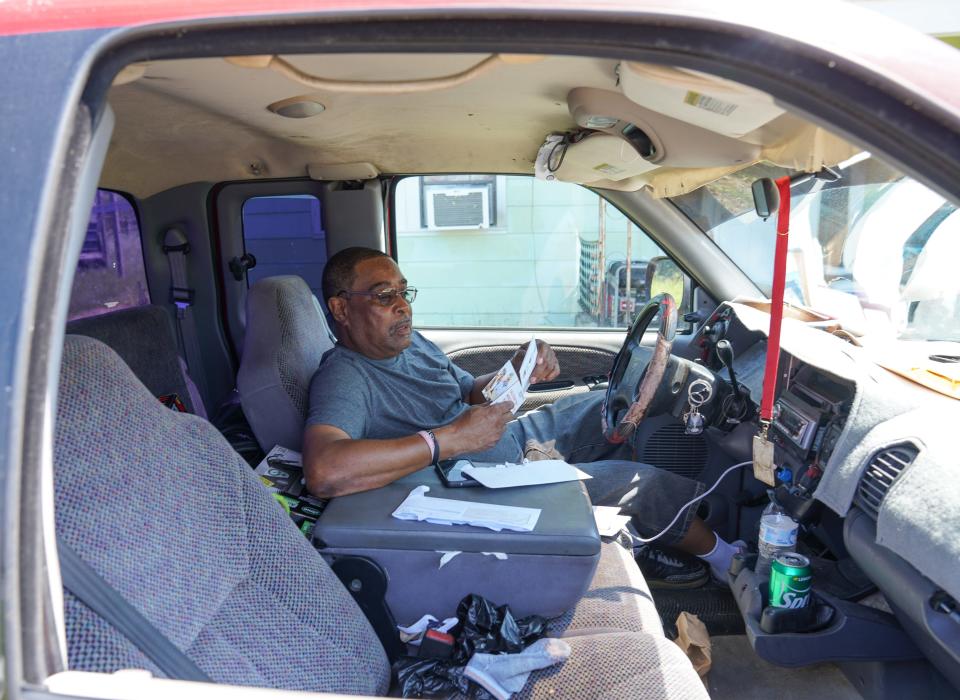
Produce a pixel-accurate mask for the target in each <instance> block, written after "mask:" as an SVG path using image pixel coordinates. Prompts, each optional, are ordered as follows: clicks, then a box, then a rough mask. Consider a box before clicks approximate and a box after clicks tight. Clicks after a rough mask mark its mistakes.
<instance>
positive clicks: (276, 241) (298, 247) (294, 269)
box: [243, 194, 327, 299]
mask: <svg viewBox="0 0 960 700" xmlns="http://www.w3.org/2000/svg"><path fill="white" fill-rule="evenodd" d="M243 244H244V247H245V248H246V251H247V252H248V253H250V254H251V255H253V256H254V257H255V258H256V259H257V265H256V267H254V268H253V269H252V270H250V271H249V272H248V273H247V284H248V285H251V284H253V283H254V282H256V281H257V280H259V279H261V278H263V277H272V276H274V275H299V276H300V277H303V279H305V280H306V281H307V284H308V285H309V286H310V288H311V289H312V290H313V293H314V294H316V295H317V298H318V299H319V298H322V294H321V292H320V280H321V277H322V275H323V267H324V265H326V264H327V237H326V233H325V232H324V230H323V224H322V222H321V217H320V200H319V199H317V198H316V197H314V196H313V195H309V194H305V195H283V196H275V197H252V198H250V199H248V200H247V201H246V202H244V203H243Z"/></svg>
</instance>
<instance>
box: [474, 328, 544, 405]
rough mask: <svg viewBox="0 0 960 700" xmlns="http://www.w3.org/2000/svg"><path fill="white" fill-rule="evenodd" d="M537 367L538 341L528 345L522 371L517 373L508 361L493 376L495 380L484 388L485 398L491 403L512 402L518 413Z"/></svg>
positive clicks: (521, 366)
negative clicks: (531, 376) (534, 369)
mask: <svg viewBox="0 0 960 700" xmlns="http://www.w3.org/2000/svg"><path fill="white" fill-rule="evenodd" d="M536 365H537V341H536V340H531V341H530V342H529V343H527V351H526V352H525V353H524V355H523V362H521V363H520V371H519V372H517V371H516V370H515V369H514V368H513V363H512V362H511V361H510V360H507V361H506V363H505V364H504V365H503V367H501V368H500V370H499V371H498V372H497V373H496V374H495V375H493V379H491V380H490V381H489V382H488V383H487V385H486V386H485V387H483V396H484V398H486V399H487V401H490V402H491V403H500V402H501V401H510V402H512V403H513V409H512V411H513V412H514V413H516V412H517V411H519V410H520V406H522V405H523V399H524V396H525V395H526V393H527V387H528V386H530V375H532V374H533V368H534V367H536Z"/></svg>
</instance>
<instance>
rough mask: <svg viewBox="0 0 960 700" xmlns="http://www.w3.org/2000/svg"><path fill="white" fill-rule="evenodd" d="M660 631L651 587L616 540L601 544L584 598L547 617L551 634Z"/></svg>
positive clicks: (661, 630) (661, 629) (570, 634)
mask: <svg viewBox="0 0 960 700" xmlns="http://www.w3.org/2000/svg"><path fill="white" fill-rule="evenodd" d="M610 630H619V631H624V632H650V633H652V634H660V635H662V634H663V625H662V624H661V623H660V615H659V614H658V613H657V608H656V605H654V602H653V596H652V595H651V593H650V588H649V587H648V586H647V582H646V581H645V580H644V578H643V574H642V573H640V569H639V568H638V567H637V563H636V562H635V561H634V560H633V557H632V556H631V553H630V551H629V550H627V549H625V548H624V547H623V546H621V545H620V544H618V543H616V542H604V543H603V544H602V545H601V546H600V562H599V564H597V571H596V573H595V574H594V575H593V580H592V581H591V582H590V587H589V588H588V589H587V592H586V593H584V595H583V598H581V599H580V601H579V602H578V603H577V604H576V606H575V607H573V608H572V609H571V610H568V611H567V612H566V613H564V614H563V615H561V616H560V617H557V618H554V619H553V620H551V621H550V633H551V634H552V635H554V636H563V637H568V636H573V635H578V634H590V633H593V632H598V631H610Z"/></svg>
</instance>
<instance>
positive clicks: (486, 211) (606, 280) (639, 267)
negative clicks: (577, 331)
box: [395, 175, 685, 328]
mask: <svg viewBox="0 0 960 700" xmlns="http://www.w3.org/2000/svg"><path fill="white" fill-rule="evenodd" d="M395 212H396V221H397V258H398V260H399V261H400V265H401V267H402V269H403V272H404V274H405V275H406V277H407V279H408V280H410V284H411V285H412V286H415V287H417V289H418V290H419V295H418V296H417V301H416V308H415V313H416V318H417V324H418V325H419V326H425V327H429V326H434V327H484V328H510V327H522V328H545V327H566V328H598V327H601V328H602V327H607V328H624V327H626V326H628V325H629V323H630V321H631V320H632V319H633V316H634V313H635V312H636V311H639V309H640V308H641V307H642V305H643V304H644V303H646V302H647V301H648V300H649V298H650V295H649V290H648V289H647V270H648V266H649V264H650V263H651V262H655V263H656V262H658V261H663V259H664V252H663V251H662V250H661V249H660V248H659V247H658V246H657V245H656V243H654V242H653V240H651V239H650V238H649V237H648V236H647V235H646V234H645V233H644V232H643V231H642V230H641V229H639V228H638V227H637V226H636V225H635V224H633V223H632V222H630V221H629V220H628V219H627V218H626V217H625V216H624V215H623V214H622V213H621V212H620V211H619V210H618V209H616V208H615V207H614V206H612V205H610V204H608V203H607V202H606V200H604V199H602V198H601V197H599V196H598V195H596V194H594V193H593V192H591V191H590V190H588V189H586V188H584V187H581V186H579V185H573V184H568V183H559V182H544V181H542V180H537V179H535V178H532V177H525V176H496V177H494V176H487V175H483V176H478V175H458V176H433V177H409V178H404V179H403V180H401V181H400V182H399V183H398V186H397V189H396V198H395ZM661 269H662V266H661ZM676 272H677V276H676V277H677V279H676V280H675V282H676V284H673V285H670V286H673V287H675V289H669V290H656V289H655V290H653V291H654V293H655V294H656V293H659V292H660V291H671V292H675V293H678V294H677V295H676V298H677V300H678V303H679V302H680V299H681V295H682V294H683V290H684V284H685V282H684V279H683V275H682V273H681V272H680V271H679V268H676Z"/></svg>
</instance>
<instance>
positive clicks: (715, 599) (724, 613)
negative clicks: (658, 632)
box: [653, 583, 744, 639]
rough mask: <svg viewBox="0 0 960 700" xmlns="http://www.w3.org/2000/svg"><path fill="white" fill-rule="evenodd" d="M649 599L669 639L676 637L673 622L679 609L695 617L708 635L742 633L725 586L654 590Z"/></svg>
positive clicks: (734, 608) (740, 622) (738, 618)
mask: <svg viewBox="0 0 960 700" xmlns="http://www.w3.org/2000/svg"><path fill="white" fill-rule="evenodd" d="M653 602H654V603H655V604H656V606H657V612H658V613H660V621H661V622H662V623H663V629H664V632H665V633H666V635H667V637H669V638H670V639H675V638H676V636H677V626H676V622H677V616H679V615H680V613H681V612H688V613H692V614H694V615H696V616H697V617H699V618H700V620H701V621H702V622H703V624H705V625H706V626H707V631H708V632H709V633H710V636H711V637H714V636H720V635H729V634H744V627H743V618H742V617H741V615H740V610H739V609H738V608H737V603H736V601H734V599H733V595H732V594H731V593H730V589H728V588H725V587H721V586H718V585H716V584H713V583H710V584H707V585H706V586H704V587H702V588H693V589H690V590H671V589H657V590H655V591H653Z"/></svg>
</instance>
